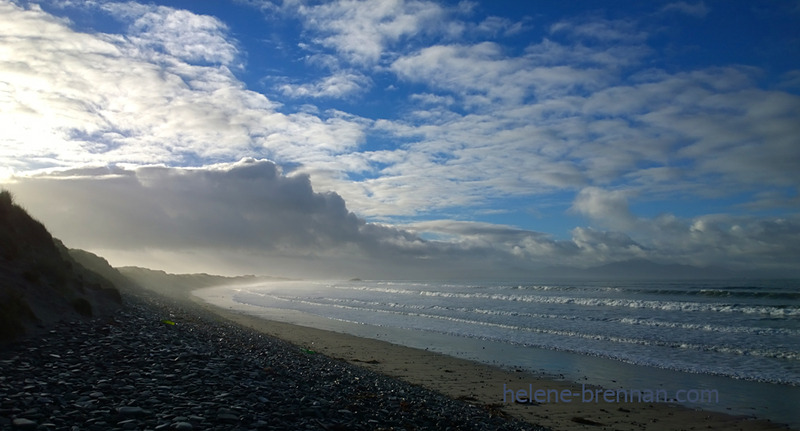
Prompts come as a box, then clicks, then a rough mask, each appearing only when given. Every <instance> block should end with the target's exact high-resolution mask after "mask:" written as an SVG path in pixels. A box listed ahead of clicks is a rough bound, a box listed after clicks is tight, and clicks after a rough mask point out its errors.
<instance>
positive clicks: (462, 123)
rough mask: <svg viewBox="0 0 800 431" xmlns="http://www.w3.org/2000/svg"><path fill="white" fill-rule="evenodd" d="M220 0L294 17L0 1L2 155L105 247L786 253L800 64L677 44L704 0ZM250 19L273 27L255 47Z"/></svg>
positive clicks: (396, 262)
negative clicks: (522, 5)
mask: <svg viewBox="0 0 800 431" xmlns="http://www.w3.org/2000/svg"><path fill="white" fill-rule="evenodd" d="M188 7H190V6H187V8H188ZM231 7H235V8H243V9H241V10H240V9H237V11H238V12H237V13H241V12H242V10H244V11H246V12H247V13H249V14H252V13H253V12H254V11H260V12H261V13H263V20H264V21H263V22H264V23H265V24H267V25H266V27H268V28H273V27H274V28H281V29H286V30H287V33H286V34H281V35H277V36H276V35H270V38H266V39H265V35H264V34H261V33H258V34H255V35H250V34H248V33H247V32H249V31H252V29H249V28H247V29H246V28H244V27H237V25H239V23H238V22H237V21H236V20H235V19H232V18H231V17H232V16H233V15H226V14H225V11H221V10H218V11H217V12H218V13H216V14H212V13H210V12H208V11H214V10H215V8H214V7H207V8H205V10H206V11H207V12H206V13H201V12H198V11H192V10H188V9H180V8H176V7H167V6H160V5H154V4H141V3H137V2H115V1H106V0H103V1H96V2H85V3H76V2H68V3H59V2H45V3H44V4H43V7H39V6H36V5H34V4H30V3H29V2H23V1H20V2H11V1H5V0H0V109H2V113H3V115H2V116H0V160H2V163H0V180H1V181H3V183H4V185H5V186H7V187H8V188H10V189H12V190H17V191H18V193H19V199H20V201H21V202H23V203H25V204H26V205H28V206H29V207H30V209H32V210H33V211H34V214H35V215H38V216H39V217H40V218H42V219H43V221H45V222H46V223H47V224H48V225H49V226H53V229H54V231H55V233H56V235H57V236H62V237H63V238H64V239H65V240H67V241H68V243H69V244H70V245H73V246H76V247H86V248H89V249H94V250H107V251H109V252H110V253H112V254H116V255H117V256H120V259H119V260H118V261H119V262H122V261H125V260H126V259H128V261H135V259H137V258H136V257H135V256H136V253H140V256H149V257H147V259H150V260H149V261H148V262H150V264H152V263H153V262H156V263H157V262H158V261H160V260H164V261H165V260H167V259H169V260H174V261H180V260H181V256H196V258H195V257H193V258H184V261H183V263H182V265H183V266H184V267H186V268H188V267H189V266H192V265H195V264H196V265H198V266H199V264H197V262H201V261H202V262H203V264H204V265H206V264H207V265H213V262H214V261H215V259H216V260H217V261H218V262H219V263H220V267H224V268H233V267H237V268H240V269H242V268H245V267H247V266H248V265H249V267H252V268H259V265H264V263H263V262H266V261H267V259H266V258H269V259H271V260H270V261H271V262H273V264H272V266H273V267H275V268H279V269H280V268H282V267H284V264H286V266H285V267H287V268H288V267H289V266H292V267H294V268H298V269H297V271H300V269H299V268H300V262H306V263H307V262H313V263H314V265H316V267H317V268H319V269H320V270H319V272H320V273H322V272H324V271H323V269H325V270H331V271H336V270H338V269H337V268H345V267H348V265H350V267H352V268H353V272H359V271H366V270H365V268H376V269H375V273H377V272H379V271H378V269H381V270H384V271H386V272H385V273H387V274H389V273H391V274H400V275H403V271H404V270H403V269H402V268H404V265H406V266H405V267H406V268H409V267H413V268H415V269H414V271H418V273H419V274H437V273H438V274H451V275H452V274H459V273H461V272H460V271H466V270H467V269H471V270H472V271H473V272H475V273H487V272H492V271H494V273H498V274H499V273H503V271H506V273H509V274H510V273H519V274H522V273H526V271H529V270H531V269H536V268H540V267H542V266H546V265H559V264H566V265H579V266H587V265H595V264H600V263H606V262H612V261H618V260H624V259H629V258H642V257H643V258H650V259H654V260H658V261H663V262H678V263H694V264H727V265H731V266H735V267H760V268H796V263H795V262H797V261H800V254H799V253H798V249H797V247H796V246H795V245H794V244H797V239H798V238H797V237H798V234H797V232H800V229H798V228H799V227H800V226H798V217H800V215H799V214H800V212H799V211H798V208H800V207H799V206H798V199H799V198H798V196H800V188H798V184H800V174H798V172H800V170H798V169H797V162H796V160H800V145H798V140H797V137H798V136H800V122H798V121H797V118H800V96H798V94H797V89H798V87H797V86H796V85H793V83H794V82H795V81H797V79H796V76H797V75H798V73H799V72H798V71H800V66H799V65H796V64H794V65H792V64H791V63H790V62H788V63H786V64H787V65H788V66H787V65H785V66H782V68H778V69H773V68H772V67H773V66H771V64H770V62H768V61H764V62H761V63H759V64H757V65H751V64H752V63H754V62H753V61H749V62H748V61H746V60H742V61H732V60H729V59H722V60H718V61H716V62H707V63H706V62H703V61H698V60H694V62H688V63H687V64H683V63H681V62H682V61H687V60H686V58H690V57H691V56H688V55H685V54H681V53H676V51H675V50H673V48H676V47H675V46H670V43H672V41H675V40H680V37H681V34H680V32H688V31H689V29H690V28H693V27H691V26H698V25H703V23H704V22H707V21H710V20H712V19H718V18H715V17H717V16H718V15H716V14H719V13H721V12H720V11H719V10H717V9H714V8H712V7H711V6H710V4H706V3H704V2H697V3H689V2H672V3H666V2H665V3H659V4H657V5H653V6H648V7H649V8H650V9H648V10H647V11H646V13H645V12H642V13H638V14H637V13H630V14H619V13H617V14H613V13H601V12H592V11H589V12H586V13H582V14H560V15H553V16H548V15H547V14H530V15H528V16H519V15H513V14H506V15H505V16H498V14H496V13H495V12H496V11H487V9H488V7H489V6H488V5H483V4H480V3H472V2H460V3H457V4H446V5H445V4H441V3H436V2H428V1H400V0H392V1H388V0H387V1H370V2H369V6H367V4H366V3H365V2H362V1H355V0H338V1H332V2H326V3H324V4H308V3H304V2H295V1H285V2H280V3H273V2H268V1H257V0H250V1H242V2H238V3H234V4H231ZM778 9H779V8H778ZM778 9H775V10H770V11H765V10H762V12H761V13H762V14H767V15H764V16H768V17H772V18H774V19H771V20H767V21H769V22H770V23H771V25H773V24H774V23H775V22H777V21H776V19H778V18H780V17H781V16H784V15H786V14H790V13H791V12H789V11H782V10H778ZM769 13H771V14H772V15H769ZM86 16H91V17H92V19H86V18H85V17H86ZM69 17H73V19H70V18H69ZM279 22H281V23H283V22H288V23H290V24H282V26H279V25H277V23H279ZM292 23H293V24H292ZM667 23H669V24H673V23H680V25H676V26H674V27H669V29H668V30H667V27H665V25H666V24H667ZM272 24H275V25H272ZM774 25H781V24H780V23H778V24H774ZM99 28H102V29H103V30H102V31H101V30H98V29H99ZM276 31H277V30H276ZM273 36H274V37H273ZM684 37H685V35H684ZM250 38H252V39H257V40H258V43H260V44H263V43H264V42H263V41H264V40H269V41H277V42H275V45H276V46H279V47H280V49H277V48H276V49H275V50H273V51H269V52H270V53H271V55H273V57H270V58H268V59H267V60H265V61H261V60H262V59H260V58H257V57H259V55H260V54H261V52H260V51H258V50H256V48H254V46H258V47H262V48H263V45H257V44H256V45H254V44H253V41H252V40H251V39H250ZM663 40H667V41H669V42H668V43H664V42H663ZM278 42H281V43H278ZM289 42H291V43H289ZM684 48H685V49H687V50H691V49H701V48H702V49H707V48H705V47H704V46H701V48H697V47H695V46H690V47H684ZM773 49H776V50H778V49H780V47H778V48H773ZM280 50H283V51H282V52H284V55H285V56H286V57H287V58H289V59H290V60H286V61H285V64H283V63H281V61H279V60H281V59H282V57H280V56H279V55H278V52H279V51H280ZM682 55H683V56H682ZM765 55H766V54H765ZM770 58H771V59H772V58H773V57H770ZM260 61H261V62H260ZM775 62H776V63H777V60H776V61H775ZM265 63H268V64H267V66H264V64H265ZM256 64H258V65H260V66H258V67H261V69H256V67H257V66H254V65H256ZM300 69H302V70H301V72H298V70H300ZM253 76H257V78H252V77H253ZM771 76H777V78H770V77H771ZM281 167H282V168H281ZM530 214H535V216H531V215H530ZM217 252H218V253H221V254H217V255H215V254H214V253H217ZM201 255H202V256H203V257H202V258H200V257H197V256H201ZM223 255H224V256H226V257H222V256H223ZM123 256H124V258H123ZM158 256H160V257H158ZM215 256H216V257H215ZM140 259H145V258H144V257H142V258H140ZM223 261H224V263H223ZM324 262H327V263H324ZM237 265H238V266H237ZM154 266H157V267H159V266H158V265H154ZM198 269H199V268H198ZM245 270H246V269H245ZM292 271H295V270H292ZM348 275H349V274H348Z"/></svg>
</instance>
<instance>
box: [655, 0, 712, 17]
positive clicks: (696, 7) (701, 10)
mask: <svg viewBox="0 0 800 431" xmlns="http://www.w3.org/2000/svg"><path fill="white" fill-rule="evenodd" d="M661 12H679V13H683V14H686V15H689V16H692V17H695V18H703V17H705V16H706V15H708V13H709V12H711V9H710V8H709V7H708V6H706V4H705V2H702V1H701V2H698V3H695V4H689V3H687V2H685V1H679V2H675V3H670V4H668V5H666V6H664V7H662V8H661Z"/></svg>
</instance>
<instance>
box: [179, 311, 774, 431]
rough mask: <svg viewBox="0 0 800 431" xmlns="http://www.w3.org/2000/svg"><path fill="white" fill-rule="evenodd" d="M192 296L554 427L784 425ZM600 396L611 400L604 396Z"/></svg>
mask: <svg viewBox="0 0 800 431" xmlns="http://www.w3.org/2000/svg"><path fill="white" fill-rule="evenodd" d="M192 299H193V300H194V301H195V302H196V303H197V304H200V305H201V306H202V307H204V308H205V309H206V310H208V311H210V312H213V313H215V314H217V315H219V316H221V317H223V318H225V319H228V320H231V321H233V322H236V323H238V324H240V325H242V326H245V327H249V328H252V329H255V330H257V331H259V332H262V333H264V334H268V335H271V336H274V337H277V338H280V339H283V340H285V341H288V342H290V343H293V344H295V345H298V346H300V347H303V348H306V349H308V350H313V351H314V352H317V353H320V354H324V355H326V356H329V357H331V358H335V359H340V360H343V361H346V362H349V363H352V364H356V365H359V366H363V367H365V368H368V369H371V370H374V371H376V372H379V373H381V374H384V375H387V376H390V377H395V378H398V379H401V380H404V381H406V382H409V383H412V384H414V385H420V386H422V387H425V388H428V389H431V390H434V391H437V392H440V393H442V394H444V395H446V396H448V397H451V398H455V399H461V400H465V401H468V402H470V403H474V404H480V405H488V406H492V408H494V409H498V410H500V411H502V412H505V413H508V414H509V415H512V416H513V417H516V418H519V419H521V420H524V421H527V422H529V423H532V424H537V425H542V426H545V427H549V428H552V429H554V430H561V429H586V430H589V429H595V430H597V429H614V430H642V429H648V430H682V429H683V430H692V429H698V430H699V429H707V430H773V429H789V428H788V427H787V426H785V425H781V424H776V423H773V422H770V421H768V420H762V419H757V418H752V417H743V416H733V415H726V414H723V413H717V412H710V411H704V410H693V409H690V408H687V407H683V406H679V405H674V404H670V403H655V402H646V400H647V394H645V395H644V396H642V395H641V394H636V395H638V396H640V397H642V398H641V399H643V402H638V401H637V402H624V400H620V401H618V398H617V397H620V396H624V395H625V394H621V395H620V394H613V395H612V394H606V392H605V391H604V390H603V389H601V388H596V387H589V386H582V385H580V384H578V383H575V382H567V381H559V380H556V379H547V378H543V377H542V376H541V375H535V374H530V373H525V372H516V371H510V370H504V369H501V368H499V367H492V366H489V365H484V364H481V363H477V362H473V361H469V360H464V359H459V358H454V357H451V356H447V355H443V354H439V353H435V352H431V351H426V350H421V349H414V348H410V347H405V346H400V345H396V344H392V343H388V342H384V341H380V340H374V339H368V338H361V337H356V336H353V335H349V334H344V333H340V332H336V331H329V330H322V329H316V328H311V327H306V326H299V325H294V324H290V323H285V322H280V321H275V320H268V316H267V319H265V318H264V317H262V316H259V317H256V316H253V315H248V314H245V313H242V312H238V311H233V310H232V308H233V302H232V300H231V299H230V297H225V296H218V297H215V298H214V302H215V304H217V305H218V306H216V305H211V304H209V303H208V302H205V301H204V300H202V299H201V298H199V297H197V296H195V295H192ZM537 391H539V392H537ZM565 391H567V392H565ZM559 394H574V395H575V396H574V397H572V398H569V397H568V396H563V397H561V398H560V399H559V400H557V399H556V398H557V396H558V395H559ZM578 394H580V395H578ZM548 395H549V396H550V402H548V400H547V396H548ZM631 396H632V397H633V395H631ZM589 397H591V401H589ZM504 398H505V399H504ZM531 398H533V402H531ZM606 398H608V400H610V401H611V402H607V400H606ZM637 399H639V398H637ZM536 401H543V402H536Z"/></svg>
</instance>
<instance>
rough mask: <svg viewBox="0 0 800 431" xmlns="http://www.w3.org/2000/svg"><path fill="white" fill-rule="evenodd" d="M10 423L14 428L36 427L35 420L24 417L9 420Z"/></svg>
mask: <svg viewBox="0 0 800 431" xmlns="http://www.w3.org/2000/svg"><path fill="white" fill-rule="evenodd" d="M11 425H13V426H14V428H19V429H23V430H32V429H35V428H36V422H34V421H32V420H30V419H25V418H17V419H14V420H13V421H11Z"/></svg>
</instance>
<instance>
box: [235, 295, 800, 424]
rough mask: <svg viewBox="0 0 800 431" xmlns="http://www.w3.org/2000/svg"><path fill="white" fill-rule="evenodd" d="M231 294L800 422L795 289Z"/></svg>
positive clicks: (306, 315)
mask: <svg viewBox="0 0 800 431" xmlns="http://www.w3.org/2000/svg"><path fill="white" fill-rule="evenodd" d="M229 289H231V291H230V295H231V298H232V299H233V301H234V302H235V303H236V304H241V305H242V307H243V308H249V310H250V311H252V310H253V309H262V310H264V311H265V312H264V313H263V314H262V315H264V316H265V317H267V318H274V317H275V316H283V318H282V320H287V321H290V322H291V323H296V324H304V325H308V326H316V327H321V328H324V329H330V328H332V327H335V329H336V330H339V331H342V332H349V333H352V334H354V335H357V336H362V337H363V336H366V337H371V338H378V339H383V340H386V341H390V342H394V343H398V344H404V345H409V346H410V347H417V348H427V349H430V350H435V351H439V352H441V353H445V354H449V355H454V356H460V357H464V358H467V359H472V360H478V361H482V362H486V363H490V364H495V365H499V366H504V367H511V368H516V369H524V370H527V371H533V372H543V373H546V374H549V375H555V376H563V377H564V378H565V379H568V380H573V381H581V382H584V383H588V384H591V385H602V386H605V387H615V388H621V389H632V388H638V389H641V388H642V387H645V388H652V389H658V388H667V389H670V390H672V391H677V390H679V389H680V388H683V389H689V390H693V389H701V388H703V389H713V390H715V391H717V393H719V394H720V397H719V398H720V399H719V401H718V402H717V403H714V404H713V405H702V406H699V407H703V408H709V409H712V410H720V411H728V412H732V413H735V414H749V415H756V416H760V417H768V418H771V419H773V420H778V421H781V422H788V423H791V424H792V425H795V426H797V425H800V419H799V418H798V415H797V413H796V406H797V404H796V403H797V400H798V399H800V281H798V280H676V281H663V280H662V281H652V280H649V281H648V280H627V281H586V280H581V281H576V280H572V281H567V280H549V281H546V280H540V281H538V282H531V283H520V282H513V283H512V282H481V283H474V282H458V283H454V282H429V281H416V282H414V281H348V282H341V281H303V282H291V283H264V284H258V285H249V286H236V287H231V288H229ZM254 307H255V308H254ZM256 314H258V313H256ZM286 316H292V317H288V318H287V317H286ZM334 323H335V324H334ZM502 383H504V382H498V385H499V387H501V386H502Z"/></svg>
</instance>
